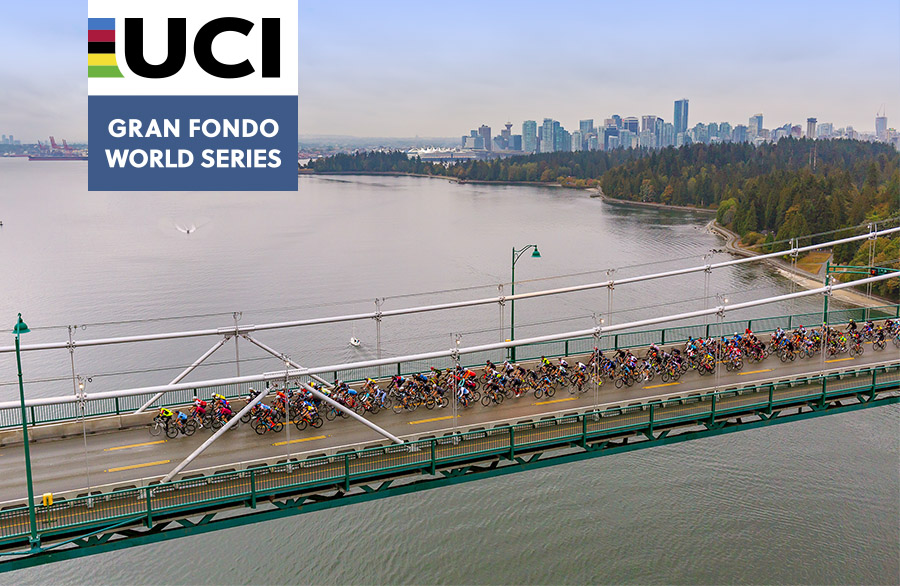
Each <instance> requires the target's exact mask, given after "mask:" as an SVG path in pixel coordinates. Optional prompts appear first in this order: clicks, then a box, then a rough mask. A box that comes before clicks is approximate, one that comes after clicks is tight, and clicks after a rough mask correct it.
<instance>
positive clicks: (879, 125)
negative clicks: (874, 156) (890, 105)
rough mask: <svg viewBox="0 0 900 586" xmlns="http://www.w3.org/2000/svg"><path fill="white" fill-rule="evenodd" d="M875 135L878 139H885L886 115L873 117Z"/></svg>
mask: <svg viewBox="0 0 900 586" xmlns="http://www.w3.org/2000/svg"><path fill="white" fill-rule="evenodd" d="M875 137H876V138H877V139H878V140H887V116H876V117H875Z"/></svg>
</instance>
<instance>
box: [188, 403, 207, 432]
mask: <svg viewBox="0 0 900 586" xmlns="http://www.w3.org/2000/svg"><path fill="white" fill-rule="evenodd" d="M194 416H196V417H197V421H198V423H199V427H203V418H204V417H206V401H203V400H201V399H200V398H199V397H194V406H193V407H192V408H191V417H194Z"/></svg>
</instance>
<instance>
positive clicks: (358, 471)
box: [0, 365, 900, 543]
mask: <svg viewBox="0 0 900 586" xmlns="http://www.w3.org/2000/svg"><path fill="white" fill-rule="evenodd" d="M898 387H900V366H898V365H889V366H879V367H875V368H866V369H859V370H855V371H848V372H841V373H834V374H828V375H825V376H822V375H819V376H810V377H808V378H806V379H803V380H800V381H790V382H788V381H785V382H777V381H776V382H768V383H766V384H762V385H756V386H750V387H745V388H740V389H738V388H733V389H725V390H721V391H718V392H710V393H705V394H698V395H688V396H678V397H672V398H664V399H659V400H652V401H650V402H645V403H643V404H635V405H628V406H619V407H613V408H608V409H603V410H595V411H589V412H585V413H578V414H569V415H563V416H560V417H555V418H553V419H548V420H539V421H534V422H520V423H516V424H502V425H498V426H497V427H493V428H490V429H482V430H473V431H467V432H464V433H458V434H451V435H445V436H442V437H435V438H430V439H421V440H417V441H412V442H407V443H405V444H402V445H393V444H392V445H388V446H381V447H373V448H366V449H358V450H353V451H349V452H346V453H339V454H335V455H330V456H327V455H326V456H315V457H309V458H307V459H303V460H293V461H288V462H282V463H279V464H276V465H260V466H258V467H250V468H247V469H244V470H238V471H224V472H215V473H213V474H209V475H205V476H202V477H198V478H185V479H182V480H177V481H174V482H168V483H165V484H159V483H157V484H153V483H151V485H149V486H143V487H134V488H124V489H121V490H113V491H112V492H109V493H104V494H101V495H92V496H80V497H77V498H71V499H65V498H59V499H57V500H56V502H54V504H52V505H50V506H43V505H42V506H37V519H38V526H39V532H40V533H41V534H42V535H52V534H58V533H63V532H66V531H71V530H73V529H79V530H86V529H88V528H92V527H103V526H109V525H110V524H112V523H118V522H123V523H127V522H128V521H129V520H133V521H135V522H143V523H146V524H147V526H151V525H152V524H153V519H154V518H155V517H157V516H160V515H172V514H175V513H179V512H185V513H186V512H198V511H202V510H204V509H209V508H211V507H214V506H220V505H231V506H246V507H251V508H256V505H257V502H258V501H260V500H261V499H266V498H270V497H278V496H280V495H289V494H296V493H299V492H302V491H310V490H316V489H325V490H333V489H335V488H338V487H339V488H341V489H343V490H345V491H347V490H349V489H350V486H351V485H352V484H354V483H360V482H366V481H376V480H381V479H386V478H389V477H391V476H396V475H398V474H402V473H405V472H421V473H427V474H432V475H434V474H435V472H436V470H437V469H438V468H445V467H451V466H457V465H464V464H466V463H468V462H475V461H478V460H483V459H485V458H486V457H489V456H493V455H497V456H502V457H504V458H508V459H510V460H512V459H514V458H515V457H516V455H517V454H521V453H522V452H523V451H535V450H539V449H544V448H546V449H556V448H565V447H570V446H575V445H579V446H582V447H585V446H587V445H588V443H589V442H596V441H599V440H602V439H604V438H614V437H621V436H624V435H629V434H632V433H649V434H651V435H652V434H653V433H654V431H659V430H660V429H661V428H663V427H672V426H675V425H697V424H704V423H707V424H709V425H714V424H715V422H716V421H717V420H719V419H723V418H727V417H734V416H737V415H750V414H768V415H771V414H772V413H773V412H776V411H778V410H779V409H784V408H786V407H797V406H803V405H814V406H823V405H825V404H827V403H828V402H829V399H831V400H834V399H835V398H838V397H840V398H845V397H850V396H854V395H855V396H857V397H862V398H869V399H874V398H875V396H876V394H877V393H878V392H882V391H885V390H892V391H893V390H894V389H897V388H898ZM28 534H29V529H28V508H27V507H26V506H15V505H14V506H11V507H6V508H3V509H2V510H0V543H3V542H11V541H20V540H22V539H24V538H25V537H27V536H28Z"/></svg>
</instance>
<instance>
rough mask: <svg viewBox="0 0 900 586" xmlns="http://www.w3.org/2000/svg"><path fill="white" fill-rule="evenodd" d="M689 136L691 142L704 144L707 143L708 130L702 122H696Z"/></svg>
mask: <svg viewBox="0 0 900 586" xmlns="http://www.w3.org/2000/svg"><path fill="white" fill-rule="evenodd" d="M690 135H691V140H693V141H694V142H702V143H704V144H705V143H708V142H709V130H708V129H707V128H706V124H703V123H702V122H698V123H697V124H695V125H694V127H693V128H692V129H691V132H690Z"/></svg>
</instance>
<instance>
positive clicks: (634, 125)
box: [622, 116, 641, 134]
mask: <svg viewBox="0 0 900 586" xmlns="http://www.w3.org/2000/svg"><path fill="white" fill-rule="evenodd" d="M622 128H624V129H625V130H627V131H629V132H632V133H634V134H637V133H638V132H640V131H641V123H640V121H639V120H638V119H637V118H635V117H634V116H629V117H628V118H625V119H624V120H622Z"/></svg>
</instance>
